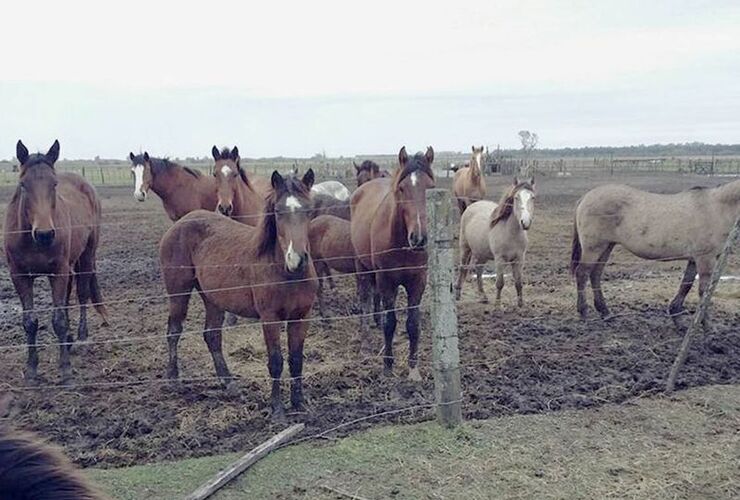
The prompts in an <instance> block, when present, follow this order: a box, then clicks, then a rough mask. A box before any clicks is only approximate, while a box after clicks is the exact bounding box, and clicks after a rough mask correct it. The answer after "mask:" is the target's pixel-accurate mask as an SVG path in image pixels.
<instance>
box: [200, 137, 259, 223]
mask: <svg viewBox="0 0 740 500" xmlns="http://www.w3.org/2000/svg"><path fill="white" fill-rule="evenodd" d="M211 153H212V154H213V160H214V161H215V163H214V165H213V176H214V178H215V179H216V185H217V186H218V202H217V204H216V210H218V212H219V213H221V214H223V215H225V216H227V217H231V218H232V219H234V220H237V221H239V222H241V223H244V224H248V225H250V226H256V225H257V224H259V221H260V218H261V217H262V212H263V211H264V208H265V198H266V197H267V196H268V195H269V193H270V190H271V189H272V188H271V187H270V184H269V182H268V181H267V179H264V178H262V177H259V176H256V175H251V176H249V177H247V172H246V171H245V170H244V169H243V168H242V166H241V161H240V158H239V149H238V148H237V147H236V146H234V147H233V149H229V148H224V149H223V150H222V151H219V150H218V148H217V147H216V146H213V149H212V150H211Z"/></svg>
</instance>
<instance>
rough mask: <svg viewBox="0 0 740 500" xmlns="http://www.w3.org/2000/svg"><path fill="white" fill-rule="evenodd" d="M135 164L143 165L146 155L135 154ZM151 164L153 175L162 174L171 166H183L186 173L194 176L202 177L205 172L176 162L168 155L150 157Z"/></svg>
mask: <svg viewBox="0 0 740 500" xmlns="http://www.w3.org/2000/svg"><path fill="white" fill-rule="evenodd" d="M133 164H134V165H143V164H144V155H136V156H134V160H133ZM149 165H151V167H152V177H154V176H156V175H158V174H161V173H162V172H164V171H165V170H167V169H170V168H181V169H183V170H184V171H185V172H186V173H188V174H190V175H192V176H193V177H201V176H202V175H203V174H202V173H201V172H200V171H199V170H195V169H194V168H190V167H185V166H183V165H180V164H179V163H177V162H174V161H172V160H170V159H169V158H167V157H163V158H159V157H155V156H150V157H149Z"/></svg>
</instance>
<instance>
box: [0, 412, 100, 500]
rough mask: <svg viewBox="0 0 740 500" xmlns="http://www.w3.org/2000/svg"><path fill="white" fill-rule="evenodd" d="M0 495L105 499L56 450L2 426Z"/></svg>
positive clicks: (24, 433) (70, 499)
mask: <svg viewBox="0 0 740 500" xmlns="http://www.w3.org/2000/svg"><path fill="white" fill-rule="evenodd" d="M0 491H2V492H3V498H6V497H5V495H8V497H7V498H54V499H60V500H73V499H81V500H100V499H103V498H106V497H105V496H104V495H103V494H102V493H100V492H99V491H97V489H96V488H94V487H93V486H92V485H91V484H89V483H88V482H87V480H86V478H85V477H84V476H83V475H82V474H81V473H80V472H79V471H78V470H77V469H75V468H74V466H73V465H72V464H71V463H70V462H69V460H68V459H67V458H66V457H65V456H64V455H63V454H62V453H61V452H60V451H59V450H58V449H57V448H56V447H53V446H50V445H48V444H46V443H44V442H43V441H41V440H40V439H38V438H37V437H36V436H34V435H32V434H29V433H26V432H19V431H14V430H11V429H10V428H8V427H5V426H2V427H0Z"/></svg>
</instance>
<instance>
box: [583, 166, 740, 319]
mask: <svg viewBox="0 0 740 500" xmlns="http://www.w3.org/2000/svg"><path fill="white" fill-rule="evenodd" d="M738 216H740V180H737V181H734V182H730V183H728V184H725V185H723V186H720V187H717V188H711V189H705V188H693V189H689V190H688V191H683V192H681V193H676V194H655V193H648V192H645V191H641V190H639V189H635V188H632V187H629V186H624V185H615V184H610V185H605V186H599V187H597V188H594V189H592V190H591V191H589V192H588V193H586V194H585V195H584V196H583V198H581V199H580V200H579V202H578V205H577V206H576V216H575V224H574V228H573V247H572V250H571V271H572V272H573V274H575V277H576V287H577V293H578V295H577V297H578V299H577V300H578V312H579V313H580V315H581V317H583V318H585V317H586V315H587V311H588V305H587V304H586V296H585V288H586V282H587V281H588V280H589V279H590V280H591V288H592V290H593V294H594V306H595V307H596V310H597V311H598V312H599V313H600V314H601V315H602V316H604V317H606V316H609V308H608V307H607V305H606V300H605V299H604V294H603V292H602V289H601V274H602V272H603V271H604V266H605V265H606V262H607V261H608V260H609V255H610V254H611V252H612V250H613V249H614V246H615V245H622V246H623V247H624V248H626V249H627V250H629V251H630V252H631V253H633V254H634V255H636V256H638V257H641V258H643V259H650V260H662V261H672V260H687V261H688V263H687V264H686V270H685V271H684V275H683V278H682V280H681V284H680V285H679V287H678V292H677V293H676V296H675V297H674V298H673V300H672V301H671V303H670V306H669V307H668V313H669V314H670V315H672V316H675V315H677V314H679V313H680V312H681V311H682V310H683V303H684V300H685V299H686V295H688V293H689V291H690V290H691V286H692V285H693V283H694V279H695V277H696V274H697V272H698V273H699V295H703V294H704V291H705V290H706V288H707V286H709V280H710V278H711V275H712V270H713V269H714V264H715V262H716V260H717V256H718V255H719V253H720V252H721V251H722V247H723V245H724V243H725V240H726V239H727V235H728V233H729V232H730V229H731V228H732V225H733V224H734V222H735V220H736V219H737V217H738Z"/></svg>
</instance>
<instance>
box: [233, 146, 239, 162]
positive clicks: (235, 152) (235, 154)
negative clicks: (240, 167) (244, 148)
mask: <svg viewBox="0 0 740 500" xmlns="http://www.w3.org/2000/svg"><path fill="white" fill-rule="evenodd" d="M231 159H232V160H234V161H238V160H239V148H237V147H236V146H234V149H232V150H231Z"/></svg>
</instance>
